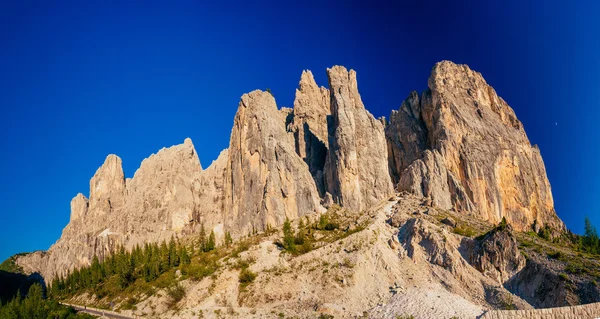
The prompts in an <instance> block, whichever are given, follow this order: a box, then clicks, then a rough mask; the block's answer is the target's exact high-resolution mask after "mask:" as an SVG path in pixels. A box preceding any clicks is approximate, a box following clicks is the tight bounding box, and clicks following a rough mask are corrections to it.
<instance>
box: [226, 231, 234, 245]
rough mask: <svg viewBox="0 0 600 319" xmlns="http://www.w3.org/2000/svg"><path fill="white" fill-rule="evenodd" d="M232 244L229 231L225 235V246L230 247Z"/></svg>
mask: <svg viewBox="0 0 600 319" xmlns="http://www.w3.org/2000/svg"><path fill="white" fill-rule="evenodd" d="M232 243H233V239H232V238H231V233H230V232H229V231H227V232H226V233H225V246H226V247H229V246H231V244H232Z"/></svg>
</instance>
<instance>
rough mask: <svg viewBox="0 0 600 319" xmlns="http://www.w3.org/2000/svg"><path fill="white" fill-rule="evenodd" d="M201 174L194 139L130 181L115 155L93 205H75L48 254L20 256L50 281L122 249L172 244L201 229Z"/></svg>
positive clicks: (97, 179) (157, 157) (94, 185)
mask: <svg viewBox="0 0 600 319" xmlns="http://www.w3.org/2000/svg"><path fill="white" fill-rule="evenodd" d="M199 174H201V167H200V162H199V160H198V156H197V154H196V151H195V149H194V146H193V144H192V141H191V140H190V139H186V140H185V142H184V143H183V144H181V145H176V146H173V147H170V148H165V149H162V150H160V151H159V152H158V153H157V154H154V155H152V156H150V157H149V158H147V159H145V160H144V161H143V162H142V165H141V166H140V168H139V169H138V170H137V171H136V173H135V174H134V177H133V178H131V179H127V181H126V180H125V178H124V174H123V168H122V163H121V159H120V158H119V157H117V156H115V155H109V156H108V157H107V158H106V160H105V161H104V164H102V166H101V167H100V168H99V169H98V170H97V172H96V174H95V175H94V176H93V177H92V179H91V181H90V200H89V205H88V200H87V199H86V198H85V196H83V195H82V194H78V195H77V196H76V197H75V198H73V200H72V201H71V220H70V222H69V224H68V225H67V226H66V227H65V228H64V230H63V233H62V236H61V238H60V239H59V240H58V241H57V242H56V243H55V244H54V245H52V247H50V249H49V251H48V252H47V253H43V254H41V253H34V254H29V255H26V256H22V257H19V259H18V261H17V262H18V263H19V264H20V265H21V266H23V269H24V270H26V271H27V272H40V273H41V274H42V275H43V276H44V278H45V279H46V280H47V281H51V280H52V278H53V277H54V275H55V274H64V273H65V272H66V271H67V270H70V269H73V268H74V267H78V266H81V265H86V264H89V263H90V261H91V260H92V258H93V257H94V255H97V256H99V257H100V259H102V258H103V257H104V256H106V255H107V254H110V253H111V252H112V251H114V249H116V248H117V247H118V246H119V245H124V246H125V247H127V248H131V247H133V246H134V245H136V244H142V243H144V242H148V241H160V240H168V239H169V238H170V237H171V236H173V235H176V234H178V233H181V232H182V231H184V229H187V230H189V231H192V230H193V228H194V226H195V224H194V223H193V220H192V216H193V212H194V208H195V201H194V193H193V185H194V184H195V182H196V180H197V179H198V178H199Z"/></svg>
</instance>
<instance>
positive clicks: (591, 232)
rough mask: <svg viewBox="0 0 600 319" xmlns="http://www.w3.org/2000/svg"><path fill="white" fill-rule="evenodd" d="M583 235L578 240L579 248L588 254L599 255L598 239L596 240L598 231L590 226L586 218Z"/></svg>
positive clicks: (599, 243) (599, 244) (599, 245)
mask: <svg viewBox="0 0 600 319" xmlns="http://www.w3.org/2000/svg"><path fill="white" fill-rule="evenodd" d="M584 228H585V234H584V235H583V236H582V237H581V238H580V240H579V248H580V249H581V250H583V251H586V252H588V253H590V254H594V255H597V254H599V253H600V239H598V231H596V227H594V226H593V225H592V222H590V219H589V218H588V217H586V218H585V226H584Z"/></svg>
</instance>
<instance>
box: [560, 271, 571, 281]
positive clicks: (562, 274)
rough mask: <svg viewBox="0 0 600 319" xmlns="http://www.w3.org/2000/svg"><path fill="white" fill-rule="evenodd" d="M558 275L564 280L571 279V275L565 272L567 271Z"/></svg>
mask: <svg viewBox="0 0 600 319" xmlns="http://www.w3.org/2000/svg"><path fill="white" fill-rule="evenodd" d="M558 277H559V278H560V279H562V280H564V281H568V280H569V275H567V274H565V273H560V274H559V275H558Z"/></svg>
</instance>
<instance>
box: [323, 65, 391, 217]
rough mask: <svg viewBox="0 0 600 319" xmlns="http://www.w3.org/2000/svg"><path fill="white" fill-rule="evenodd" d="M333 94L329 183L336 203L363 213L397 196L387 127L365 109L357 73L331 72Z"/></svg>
mask: <svg viewBox="0 0 600 319" xmlns="http://www.w3.org/2000/svg"><path fill="white" fill-rule="evenodd" d="M327 75H328V77H329V88H330V91H331V121H330V123H329V126H328V129H329V152H328V154H327V161H326V165H325V171H326V175H325V182H326V185H327V190H328V191H329V193H331V195H332V197H333V200H334V201H335V202H337V203H339V204H341V205H342V206H344V207H346V208H348V209H351V210H355V211H360V210H363V209H365V208H367V207H369V206H370V205H373V204H375V203H377V202H378V201H380V200H381V199H382V198H385V197H386V196H388V195H390V194H392V193H393V186H392V181H391V178H390V175H389V171H388V161H387V146H386V140H385V134H384V131H383V125H382V123H381V122H380V121H378V120H376V119H375V118H374V117H373V115H371V114H370V113H369V112H368V111H367V110H366V109H365V107H364V105H363V103H362V100H361V98H360V94H359V93H358V84H357V81H356V72H354V70H350V71H347V70H346V68H344V67H341V66H334V67H333V68H331V69H327Z"/></svg>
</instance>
